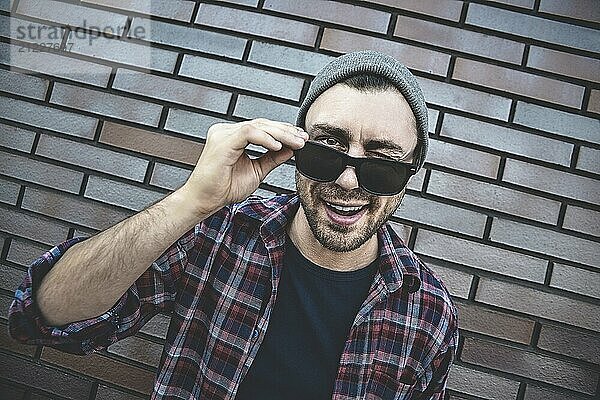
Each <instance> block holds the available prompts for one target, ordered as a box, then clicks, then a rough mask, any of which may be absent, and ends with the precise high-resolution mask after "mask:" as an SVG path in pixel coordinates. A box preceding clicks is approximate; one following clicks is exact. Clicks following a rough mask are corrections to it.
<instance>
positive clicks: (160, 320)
mask: <svg viewBox="0 0 600 400" xmlns="http://www.w3.org/2000/svg"><path fill="white" fill-rule="evenodd" d="M170 323H171V318H170V317H168V316H166V315H163V314H156V315H155V316H154V317H152V318H151V319H150V321H148V322H146V325H144V326H143V327H142V328H141V329H140V332H142V333H145V334H147V335H150V336H154V337H157V338H160V339H166V338H167V331H168V329H169V324H170Z"/></svg>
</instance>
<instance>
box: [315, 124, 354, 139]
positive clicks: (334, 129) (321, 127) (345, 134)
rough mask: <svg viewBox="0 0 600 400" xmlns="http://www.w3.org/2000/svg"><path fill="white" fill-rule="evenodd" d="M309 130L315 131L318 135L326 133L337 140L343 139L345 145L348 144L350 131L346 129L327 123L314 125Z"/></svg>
mask: <svg viewBox="0 0 600 400" xmlns="http://www.w3.org/2000/svg"><path fill="white" fill-rule="evenodd" d="M311 128H312V129H311V130H315V131H317V132H320V133H327V134H329V135H331V136H335V137H337V138H338V139H343V140H344V141H346V143H348V142H350V136H351V135H350V130H348V129H346V128H342V127H339V126H335V125H331V124H327V123H322V124H315V125H313V126H312V127H311Z"/></svg>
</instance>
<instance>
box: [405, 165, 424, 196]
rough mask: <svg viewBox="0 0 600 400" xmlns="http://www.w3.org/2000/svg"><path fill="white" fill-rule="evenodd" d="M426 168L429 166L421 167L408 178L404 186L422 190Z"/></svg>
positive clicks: (418, 190)
mask: <svg viewBox="0 0 600 400" xmlns="http://www.w3.org/2000/svg"><path fill="white" fill-rule="evenodd" d="M428 170H429V168H421V169H420V170H419V172H417V173H416V174H415V175H413V176H412V177H411V178H410V180H409V181H408V184H407V185H406V188H407V189H409V190H415V191H417V192H420V191H421V190H423V184H424V183H425V173H426V172H427V171H428Z"/></svg>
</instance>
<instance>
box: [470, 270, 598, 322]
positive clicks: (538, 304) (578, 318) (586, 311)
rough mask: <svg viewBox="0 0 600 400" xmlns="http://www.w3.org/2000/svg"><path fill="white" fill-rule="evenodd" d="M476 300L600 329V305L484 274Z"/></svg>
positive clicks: (536, 315)
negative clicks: (599, 321) (485, 276)
mask: <svg viewBox="0 0 600 400" xmlns="http://www.w3.org/2000/svg"><path fill="white" fill-rule="evenodd" d="M475 300H476V301H479V302H481V303H486V304H490V305H494V306H498V307H501V308H506V309H508V310H513V311H517V312H521V313H524V314H528V315H532V316H535V317H540V318H547V319H550V320H553V321H558V322H564V323H566V324H569V325H573V326H578V327H580V328H585V329H589V330H592V331H595V332H600V326H599V325H598V320H599V318H600V309H599V308H598V306H597V305H595V304H591V303H588V302H584V301H581V300H574V299H570V298H568V297H563V296H559V295H557V294H554V293H548V292H546V291H542V290H540V289H538V288H529V287H524V286H520V285H516V284H514V283H508V282H502V281H497V280H491V279H488V278H484V277H481V278H480V280H479V286H478V287H477V294H476V296H475Z"/></svg>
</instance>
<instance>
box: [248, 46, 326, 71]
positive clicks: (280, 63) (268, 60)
mask: <svg viewBox="0 0 600 400" xmlns="http://www.w3.org/2000/svg"><path fill="white" fill-rule="evenodd" d="M334 58H335V57H331V56H328V55H325V54H320V53H315V52H312V51H306V50H299V49H295V48H292V47H286V46H279V45H276V44H271V43H264V42H257V41H253V42H252V47H251V49H250V55H249V56H248V61H250V62H253V63H257V64H261V65H268V66H269V67H275V68H281V69H285V70H288V71H294V72H299V73H301V74H307V75H316V74H317V72H319V71H320V70H321V68H323V67H324V66H325V65H326V64H327V63H329V62H330V61H332V60H333V59H334Z"/></svg>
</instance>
